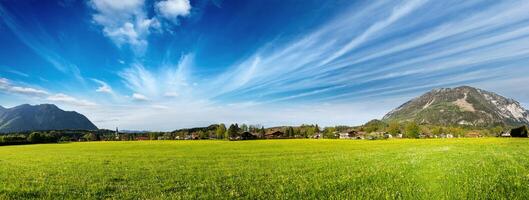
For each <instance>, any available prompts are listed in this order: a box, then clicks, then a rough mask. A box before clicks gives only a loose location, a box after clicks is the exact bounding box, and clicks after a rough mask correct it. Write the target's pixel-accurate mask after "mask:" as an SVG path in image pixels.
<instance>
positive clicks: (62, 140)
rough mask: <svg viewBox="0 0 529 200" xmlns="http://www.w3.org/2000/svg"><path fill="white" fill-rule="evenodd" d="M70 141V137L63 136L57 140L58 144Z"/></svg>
mask: <svg viewBox="0 0 529 200" xmlns="http://www.w3.org/2000/svg"><path fill="white" fill-rule="evenodd" d="M70 140H72V139H71V138H70V137H68V136H66V135H65V136H62V137H61V138H60V139H59V141H60V142H69V141H70Z"/></svg>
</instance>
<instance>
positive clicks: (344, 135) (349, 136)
mask: <svg viewBox="0 0 529 200" xmlns="http://www.w3.org/2000/svg"><path fill="white" fill-rule="evenodd" d="M339 135H340V136H339V137H340V139H354V131H349V132H344V133H339Z"/></svg>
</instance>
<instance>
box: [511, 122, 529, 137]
mask: <svg viewBox="0 0 529 200" xmlns="http://www.w3.org/2000/svg"><path fill="white" fill-rule="evenodd" d="M528 132H529V131H528V130H527V126H525V125H524V126H521V127H519V128H513V129H511V137H527V133H528Z"/></svg>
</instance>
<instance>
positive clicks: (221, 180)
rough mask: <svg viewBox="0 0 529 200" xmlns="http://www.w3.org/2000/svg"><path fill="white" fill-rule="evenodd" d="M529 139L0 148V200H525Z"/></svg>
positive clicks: (84, 144)
mask: <svg viewBox="0 0 529 200" xmlns="http://www.w3.org/2000/svg"><path fill="white" fill-rule="evenodd" d="M528 169H529V139H504V138H480V139H422V140H421V139H417V140H412V139H401V140H398V139H395V140H380V141H366V140H308V139H307V140H302V139H300V140H256V141H236V142H229V141H131V142H82V143H65V144H40V145H20V146H3V147H0V199H28V198H29V199H529V170H528Z"/></svg>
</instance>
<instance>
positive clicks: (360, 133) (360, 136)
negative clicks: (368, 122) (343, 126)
mask: <svg viewBox="0 0 529 200" xmlns="http://www.w3.org/2000/svg"><path fill="white" fill-rule="evenodd" d="M366 136H367V133H366V132H364V131H354V139H357V140H363V139H365V137H366Z"/></svg>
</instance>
